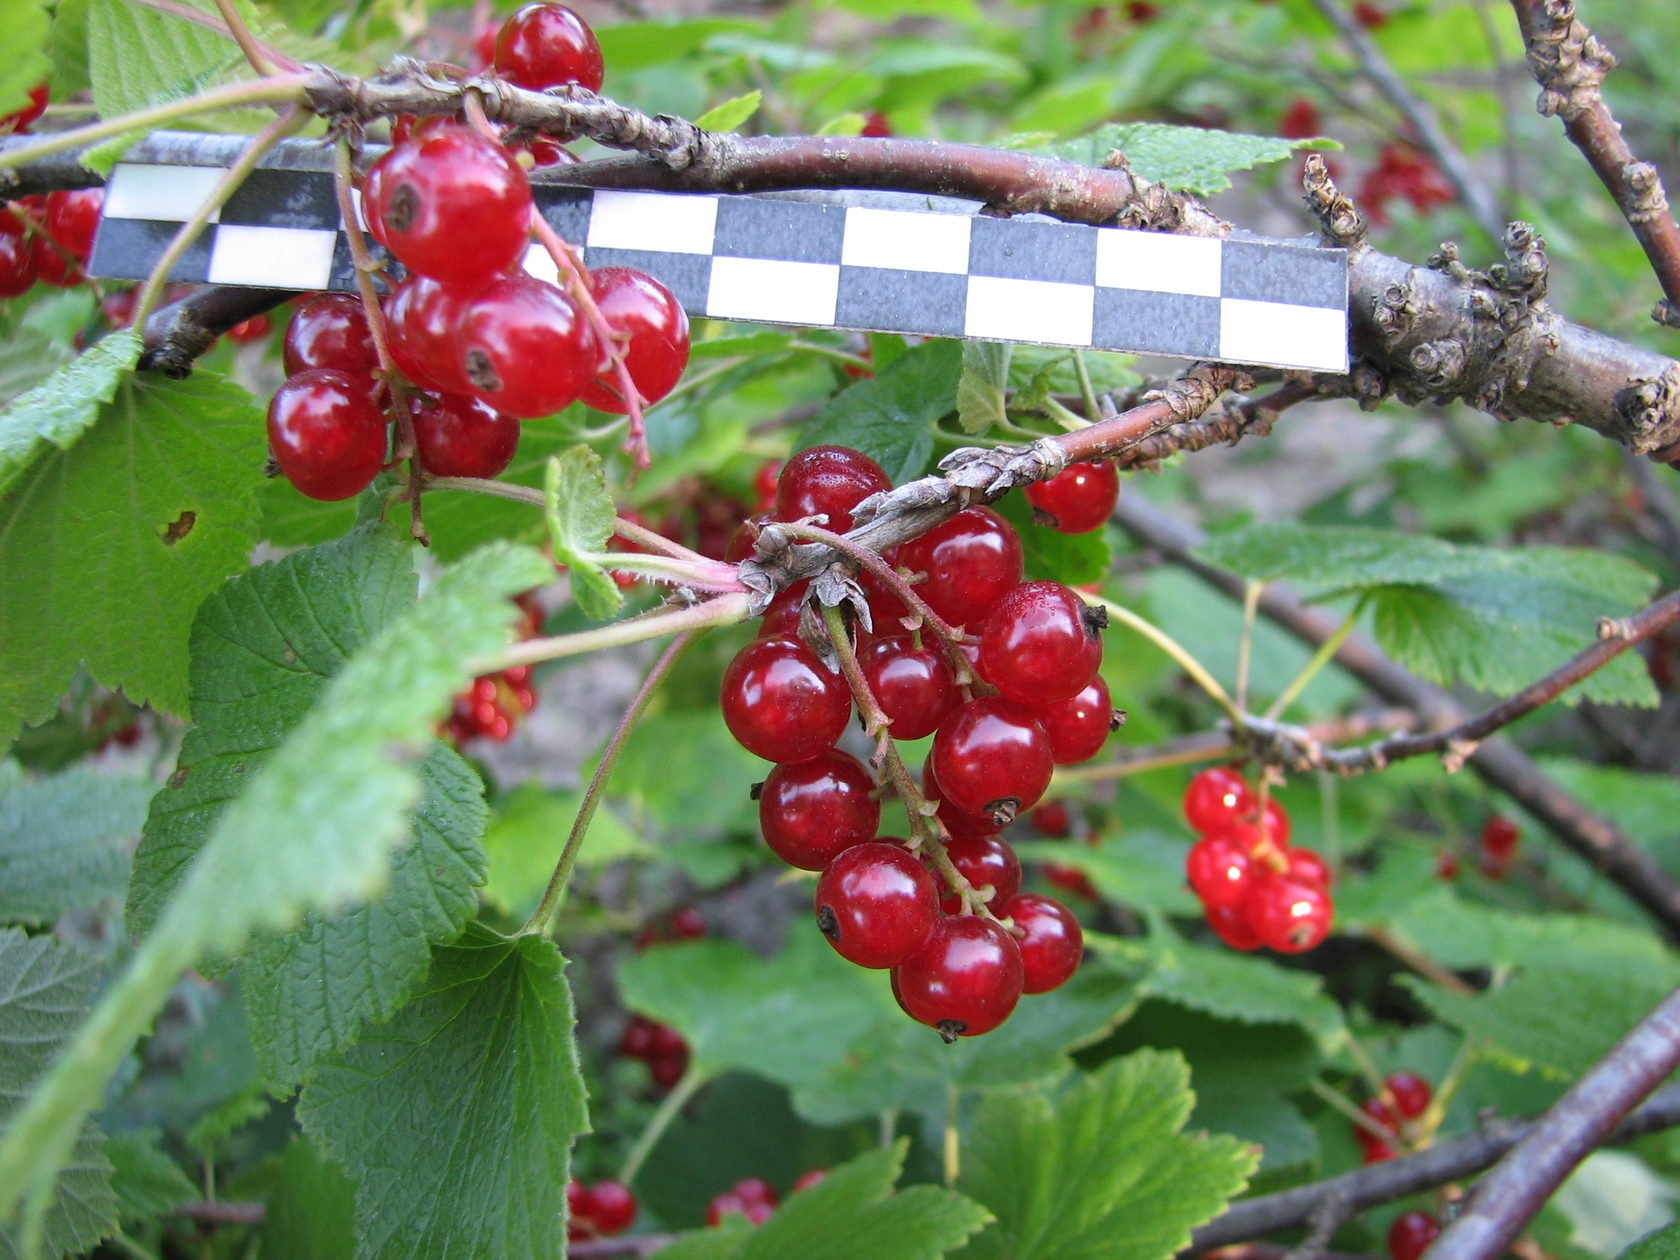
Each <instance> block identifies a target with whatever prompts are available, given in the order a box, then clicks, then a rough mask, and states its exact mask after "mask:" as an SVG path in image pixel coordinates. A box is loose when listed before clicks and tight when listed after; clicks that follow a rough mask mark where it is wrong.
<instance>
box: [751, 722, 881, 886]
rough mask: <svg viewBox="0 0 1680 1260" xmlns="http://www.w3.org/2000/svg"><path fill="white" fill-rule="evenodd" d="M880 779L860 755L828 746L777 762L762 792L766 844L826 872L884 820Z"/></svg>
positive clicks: (761, 817)
mask: <svg viewBox="0 0 1680 1260" xmlns="http://www.w3.org/2000/svg"><path fill="white" fill-rule="evenodd" d="M874 791H875V780H874V779H873V778H871V777H870V774H869V771H867V770H865V769H864V768H863V766H862V764H861V763H860V762H859V761H858V760H857V758H855V757H851V756H848V755H847V754H845V753H843V752H839V751H837V750H836V749H832V748H830V749H826V750H824V751H823V752H821V753H818V754H817V756H815V757H813V758H812V759H811V760H809V761H801V762H799V763H798V764H796V765H783V766H777V767H776V768H775V769H774V770H772V771H771V772H770V773H769V775H768V776H767V777H766V778H765V780H764V784H763V786H762V787H761V788H760V790H759V794H758V825H759V827H760V829H762V831H763V832H764V843H765V844H767V845H769V846H770V851H771V852H772V853H774V854H775V855H776V856H777V857H779V858H781V859H782V861H784V862H786V863H787V864H788V865H789V866H796V867H798V868H799V869H800V870H803V871H820V870H822V869H823V868H824V867H825V866H827V865H828V864H829V863H830V862H832V861H833V860H834V858H835V857H836V856H838V855H839V853H840V852H841V850H843V849H849V848H851V846H852V845H854V844H862V843H863V842H864V841H866V840H869V839H871V838H872V837H873V836H874V835H875V831H876V828H877V827H879V826H880V823H881V802H880V801H878V800H876V799H875V798H874V796H873V795H872V793H873V792H874Z"/></svg>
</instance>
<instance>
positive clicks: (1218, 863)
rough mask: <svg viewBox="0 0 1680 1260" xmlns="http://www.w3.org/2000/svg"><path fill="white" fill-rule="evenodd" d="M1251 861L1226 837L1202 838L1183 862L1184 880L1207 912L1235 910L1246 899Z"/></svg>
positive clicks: (1246, 854)
mask: <svg viewBox="0 0 1680 1260" xmlns="http://www.w3.org/2000/svg"><path fill="white" fill-rule="evenodd" d="M1253 867H1254V864H1253V859H1251V858H1250V857H1249V856H1248V853H1247V851H1246V850H1244V849H1243V847H1242V846H1241V845H1239V844H1238V843H1236V841H1234V840H1232V839H1231V838H1230V837H1229V836H1204V837H1203V838H1202V839H1200V840H1198V841H1196V843H1195V844H1193V845H1191V846H1190V852H1189V853H1188V854H1187V855H1186V856H1185V859H1184V874H1185V878H1187V879H1188V880H1189V881H1190V887H1191V889H1192V890H1194V892H1195V894H1196V895H1197V896H1198V897H1200V898H1201V899H1202V904H1203V905H1204V906H1206V907H1208V908H1209V909H1215V908H1217V909H1222V910H1236V909H1237V908H1238V907H1239V906H1241V905H1242V904H1243V902H1244V901H1246V900H1247V899H1248V893H1249V889H1250V888H1251V887H1252V882H1253V881H1252V877H1253V874H1254V869H1253Z"/></svg>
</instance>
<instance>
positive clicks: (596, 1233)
mask: <svg viewBox="0 0 1680 1260" xmlns="http://www.w3.org/2000/svg"><path fill="white" fill-rule="evenodd" d="M635 1220H636V1196H635V1194H634V1192H632V1191H631V1189H630V1187H629V1186H627V1185H625V1184H624V1183H623V1182H622V1181H613V1180H612V1179H611V1178H608V1179H606V1180H603V1181H597V1182H596V1183H595V1184H594V1185H588V1186H586V1185H584V1183H583V1182H581V1181H579V1180H578V1179H577V1178H576V1177H573V1178H572V1179H571V1180H570V1181H568V1182H567V1183H566V1241H567V1242H582V1241H583V1240H584V1239H586V1238H611V1237H612V1236H613V1235H614V1234H622V1233H623V1232H624V1231H625V1230H627V1229H629V1228H630V1226H631V1225H632V1224H633V1223H634V1222H635Z"/></svg>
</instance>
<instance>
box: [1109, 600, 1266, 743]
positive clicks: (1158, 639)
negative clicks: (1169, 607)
mask: <svg viewBox="0 0 1680 1260" xmlns="http://www.w3.org/2000/svg"><path fill="white" fill-rule="evenodd" d="M1091 598H1092V600H1093V601H1094V602H1095V603H1096V604H1098V605H1100V606H1101V607H1103V608H1105V609H1107V610H1108V615H1109V616H1110V617H1111V618H1113V619H1114V620H1115V621H1118V622H1119V623H1120V624H1121V625H1123V626H1125V627H1126V628H1127V629H1128V630H1133V631H1135V632H1137V633H1138V634H1141V635H1142V636H1143V637H1144V638H1146V639H1148V640H1149V641H1150V642H1151V643H1153V644H1154V645H1155V646H1156V647H1158V648H1160V649H1161V651H1163V652H1165V653H1166V654H1167V655H1168V656H1170V657H1171V658H1172V659H1173V660H1174V661H1175V662H1177V664H1178V667H1179V668H1180V669H1182V670H1183V671H1184V672H1185V673H1186V674H1188V675H1189V676H1190V681H1191V682H1193V683H1195V684H1196V685H1197V686H1198V687H1200V688H1201V689H1202V690H1203V691H1205V692H1206V693H1207V695H1208V699H1210V700H1212V701H1213V702H1214V703H1215V704H1217V705H1218V706H1219V707H1220V708H1221V709H1223V710H1224V712H1225V716H1226V717H1228V718H1229V719H1230V720H1231V725H1232V726H1234V727H1235V728H1236V729H1237V730H1239V731H1240V730H1242V729H1243V728H1244V726H1245V724H1246V720H1245V719H1246V715H1245V714H1244V713H1243V711H1242V709H1241V708H1239V707H1238V705H1237V704H1236V702H1235V701H1233V700H1232V699H1231V697H1230V696H1229V695H1228V694H1226V691H1225V688H1223V687H1221V686H1220V685H1219V680H1218V679H1216V678H1215V677H1214V676H1213V675H1212V674H1210V673H1208V671H1207V667H1206V666H1204V665H1203V664H1202V663H1201V662H1200V661H1199V660H1197V659H1196V658H1195V656H1193V655H1192V654H1191V652H1190V650H1189V649H1188V648H1186V647H1185V646H1184V645H1183V644H1182V643H1180V642H1179V641H1178V640H1177V639H1175V638H1173V637H1172V636H1171V635H1170V634H1168V633H1167V632H1166V631H1165V630H1162V629H1161V628H1160V627H1159V626H1157V625H1156V624H1155V623H1154V622H1152V621H1148V620H1146V619H1145V618H1143V617H1140V616H1138V615H1137V614H1136V613H1135V612H1133V611H1132V610H1131V609H1129V608H1124V607H1122V606H1121V605H1119V604H1117V603H1115V602H1114V601H1113V600H1112V599H1107V598H1105V597H1103V596H1101V595H1095V596H1092V597H1091Z"/></svg>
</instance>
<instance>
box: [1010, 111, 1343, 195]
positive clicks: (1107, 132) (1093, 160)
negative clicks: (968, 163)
mask: <svg viewBox="0 0 1680 1260" xmlns="http://www.w3.org/2000/svg"><path fill="white" fill-rule="evenodd" d="M1303 147H1307V148H1320V149H1322V148H1325V147H1326V146H1325V144H1324V142H1323V141H1312V140H1282V139H1279V138H1277V137H1276V136H1247V135H1241V134H1239V133H1237V132H1231V131H1217V130H1215V129H1213V128H1203V127H1175V126H1169V125H1167V124H1165V123H1144V122H1134V123H1107V124H1105V125H1103V126H1101V127H1098V128H1097V129H1096V130H1095V131H1093V132H1091V133H1090V134H1088V135H1084V136H1081V137H1079V139H1077V140H1065V141H1062V142H1060V143H1057V144H1051V145H1046V146H1045V147H1044V148H1043V149H1041V150H1039V151H1040V152H1042V153H1045V154H1048V155H1049V156H1051V157H1060V158H1067V159H1069V160H1070V161H1074V162H1083V163H1084V164H1085V165H1087V166H1101V165H1102V164H1103V161H1104V160H1105V159H1106V158H1107V157H1108V155H1109V154H1110V153H1112V152H1113V151H1114V150H1116V149H1118V150H1119V151H1120V152H1121V153H1124V154H1125V155H1126V160H1127V161H1128V162H1129V163H1130V164H1131V168H1132V170H1133V171H1135V172H1136V173H1137V174H1139V175H1141V176H1142V177H1143V178H1144V179H1147V180H1151V181H1153V182H1154V183H1157V184H1165V185H1167V186H1168V187H1169V188H1180V189H1183V190H1184V191H1185V192H1192V193H1195V194H1197V195H1198V196H1202V197H1208V196H1212V195H1213V194H1214V193H1217V192H1224V191H1225V190H1226V189H1227V188H1229V187H1230V186H1231V181H1230V179H1229V178H1228V177H1229V175H1230V174H1231V172H1233V171H1247V170H1252V169H1253V168H1254V167H1256V166H1267V165H1270V164H1271V163H1274V162H1283V161H1286V160H1287V159H1288V158H1289V156H1290V154H1292V153H1294V152H1295V150H1296V149H1299V148H1303Z"/></svg>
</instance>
